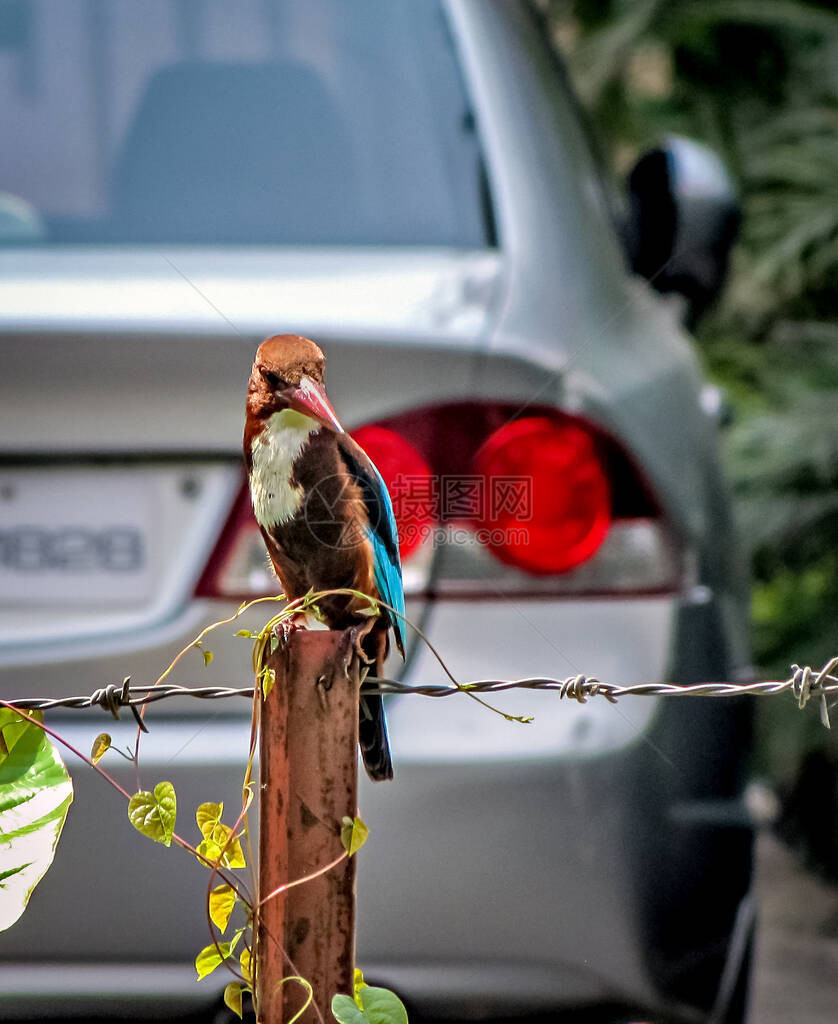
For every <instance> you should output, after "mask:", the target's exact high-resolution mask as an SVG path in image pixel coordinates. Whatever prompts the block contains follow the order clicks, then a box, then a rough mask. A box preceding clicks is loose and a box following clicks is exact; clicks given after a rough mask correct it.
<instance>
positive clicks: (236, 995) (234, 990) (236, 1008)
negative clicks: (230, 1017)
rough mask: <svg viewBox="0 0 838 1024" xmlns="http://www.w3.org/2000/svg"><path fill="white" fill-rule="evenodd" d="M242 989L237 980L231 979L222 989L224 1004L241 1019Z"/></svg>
mask: <svg viewBox="0 0 838 1024" xmlns="http://www.w3.org/2000/svg"><path fill="white" fill-rule="evenodd" d="M243 991H244V989H243V988H242V985H241V983H240V982H238V981H231V982H230V983H229V984H228V985H227V987H226V988H225V989H224V1004H225V1006H226V1007H227V1008H228V1009H230V1010H232V1011H233V1013H234V1014H235V1015H236V1016H237V1017H238V1018H239V1020H241V1016H242V992H243Z"/></svg>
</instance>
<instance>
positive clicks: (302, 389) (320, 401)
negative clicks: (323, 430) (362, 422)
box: [282, 377, 344, 434]
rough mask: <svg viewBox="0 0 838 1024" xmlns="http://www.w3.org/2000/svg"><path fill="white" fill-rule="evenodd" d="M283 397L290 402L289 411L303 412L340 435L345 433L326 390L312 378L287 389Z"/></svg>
mask: <svg viewBox="0 0 838 1024" xmlns="http://www.w3.org/2000/svg"><path fill="white" fill-rule="evenodd" d="M282 396H283V398H284V399H285V400H286V401H287V402H288V408H289V409H294V410H295V411H296V412H301V413H302V414H303V415H304V416H311V417H312V419H315V420H317V422H318V423H322V424H323V426H324V427H328V428H329V429H330V430H334V431H336V432H337V433H338V434H342V433H344V429H343V427H342V426H341V425H340V420H339V419H338V416H337V413H336V412H335V410H334V409H333V408H332V403H331V402H330V401H329V399H328V398H327V397H326V389H325V388H324V387H323V385H322V384H318V383H317V382H316V381H314V380H312V379H311V377H303V379H302V380H301V381H300V383H299V384H298V385H297V387H293V388H286V389H285V390H284V391H283V392H282Z"/></svg>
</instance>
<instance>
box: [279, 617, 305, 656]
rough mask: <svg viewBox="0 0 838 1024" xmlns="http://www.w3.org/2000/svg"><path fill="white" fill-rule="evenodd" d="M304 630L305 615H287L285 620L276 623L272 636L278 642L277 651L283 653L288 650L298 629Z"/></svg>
mask: <svg viewBox="0 0 838 1024" xmlns="http://www.w3.org/2000/svg"><path fill="white" fill-rule="evenodd" d="M305 628H306V617H305V615H304V614H303V615H289V616H288V618H287V619H283V620H282V621H281V622H278V623H277V624H276V625H275V626H274V629H273V632H274V636H275V637H276V638H277V640H278V641H279V644H278V645H277V649H278V650H280V651H282V652H283V653H284V652H285V651H287V650H288V645H289V644H290V643H291V637H292V636H293V635H294V633H296V632H297V630H299V629H305Z"/></svg>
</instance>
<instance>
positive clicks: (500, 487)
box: [197, 402, 683, 600]
mask: <svg viewBox="0 0 838 1024" xmlns="http://www.w3.org/2000/svg"><path fill="white" fill-rule="evenodd" d="M351 433H352V436H353V437H354V438H355V440H356V441H357V442H358V444H360V445H361V447H362V448H364V450H365V451H366V452H367V454H368V455H369V457H370V458H371V459H372V460H373V462H375V464H376V466H377V467H378V469H379V471H380V472H381V475H382V477H383V478H384V482H385V483H386V484H387V487H388V489H389V491H390V494H391V497H392V499H393V508H394V511H395V514H396V521H397V523H398V528H399V542H400V548H401V555H402V561H403V563H404V584H405V591H406V592H408V593H410V594H417V593H424V592H430V591H433V592H437V593H442V592H445V593H448V594H468V595H471V594H475V593H479V594H489V595H490V596H491V595H495V596H497V595H498V594H499V593H504V594H506V593H534V594H546V593H557V594H569V593H574V594H583V593H584V594H590V593H626V592H631V593H646V592H660V591H663V590H665V591H667V592H669V591H671V590H673V589H674V588H676V587H677V586H678V585H679V580H680V576H681V573H682V571H683V563H682V561H681V553H680V548H679V547H678V546H677V544H676V542H675V540H674V534H673V533H672V531H671V528H670V527H669V526H668V524H667V522H666V519H665V517H664V515H663V513H662V510H661V508H660V506H659V504H658V502H657V501H656V499H655V497H654V495H653V493H652V491H651V489H650V488H649V487H648V486H647V484H646V482H645V481H644V479H643V477H642V474H641V473H640V472H639V470H638V469H637V467H636V466H635V465H634V463H633V461H632V459H631V457H630V455H629V454H628V453H627V452H626V450H625V449H624V448H623V447H622V446H621V445H620V444H619V443H618V442H617V441H616V440H615V439H614V438H613V437H611V436H610V435H608V434H607V433H606V432H605V431H603V430H601V429H600V428H598V427H597V426H595V425H593V424H591V423H589V422H587V421H585V420H583V419H582V418H580V417H577V416H573V415H570V414H567V413H564V412H561V411H559V410H557V409H554V408H549V407H544V406H542V407H530V408H528V409H527V411H526V414H525V415H523V416H522V415H520V410H519V408H518V406H517V405H515V404H510V403H502V402H449V403H444V404H440V405H435V406H425V407H422V408H418V409H411V410H409V411H406V412H402V413H399V414H397V415H395V416H391V417H388V418H387V419H386V420H381V421H378V422H375V423H369V424H367V425H365V426H362V427H358V428H357V429H353V430H352V431H351ZM423 542H424V543H423ZM544 577H547V578H544ZM279 589H280V587H279V582H278V581H277V579H276V577H275V576H274V575H273V572H272V570H271V568H270V563H269V560H268V558H267V553H266V551H265V547H264V544H263V543H262V538H261V535H260V533H259V530H258V527H257V526H256V522H255V519H254V518H253V513H252V510H251V508H250V496H249V494H248V491H247V485H246V484H245V485H244V486H243V488H242V491H241V493H240V495H239V497H238V499H237V501H236V504H235V507H234V508H233V510H232V512H231V514H230V517H229V519H228V521H227V523H226V525H225V527H224V530H223V531H222V534H221V536H220V538H219V541H218V544H217V546H216V549H215V551H214V552H213V554H212V556H211V558H210V561H209V564H208V565H207V568H206V571H205V572H204V574H203V577H202V578H201V580H200V582H199V583H198V587H197V592H198V594H200V595H203V596H207V597H224V598H235V599H237V600H242V599H244V598H248V597H256V596H259V595H261V594H266V593H277V592H278V591H279Z"/></svg>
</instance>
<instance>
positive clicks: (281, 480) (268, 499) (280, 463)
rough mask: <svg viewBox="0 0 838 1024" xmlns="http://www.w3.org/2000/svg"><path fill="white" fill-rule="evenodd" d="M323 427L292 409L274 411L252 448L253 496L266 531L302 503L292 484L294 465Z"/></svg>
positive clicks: (257, 513) (299, 492) (251, 490)
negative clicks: (310, 440) (312, 436)
mask: <svg viewBox="0 0 838 1024" xmlns="http://www.w3.org/2000/svg"><path fill="white" fill-rule="evenodd" d="M319 430H320V424H319V423H318V422H317V420H313V419H312V418H311V417H310V416H304V415H303V414H302V413H300V412H296V411H295V410H293V409H283V410H282V412H275V413H274V414H273V415H272V416H271V417H270V418H269V419H268V421H267V424H266V425H265V429H264V430H263V431H262V432H261V433H260V434H257V435H256V437H254V439H253V443H252V444H251V447H250V454H251V456H252V463H251V467H250V496H251V498H252V499H253V511H254V513H255V514H256V521H257V522H258V523H259V525H260V526H262V527H264V528H265V529H266V530H268V529H270V528H271V527H272V526H277V525H278V524H281V523H287V522H288V520H289V519H292V518H293V517H294V515H295V513H296V512H297V510H298V509H299V507H300V505H301V504H302V503H303V491H302V488H301V487H299V486H298V485H296V484H293V483H292V481H291V478H292V473H293V470H294V463H295V462H296V461H297V459H298V458H299V456H300V453H301V452H302V450H303V448H305V446H306V445H307V444H308V439H309V438H310V437H311V435H312V434H316V433H317V432H318V431H319Z"/></svg>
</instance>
